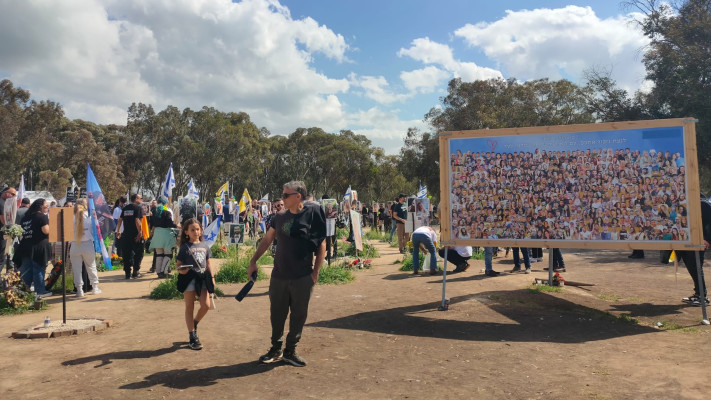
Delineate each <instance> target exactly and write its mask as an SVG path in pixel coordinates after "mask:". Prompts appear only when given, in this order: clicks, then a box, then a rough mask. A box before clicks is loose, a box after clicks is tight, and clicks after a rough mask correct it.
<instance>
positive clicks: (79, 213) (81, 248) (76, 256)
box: [69, 199, 101, 297]
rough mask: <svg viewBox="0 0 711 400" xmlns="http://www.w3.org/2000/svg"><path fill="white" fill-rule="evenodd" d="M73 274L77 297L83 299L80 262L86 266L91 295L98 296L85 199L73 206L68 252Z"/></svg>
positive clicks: (94, 260) (99, 291)
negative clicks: (72, 231) (72, 228)
mask: <svg viewBox="0 0 711 400" xmlns="http://www.w3.org/2000/svg"><path fill="white" fill-rule="evenodd" d="M69 259H70V260H71V262H72V272H73V273H74V287H75V288H76V289H77V294H76V296H77V297H84V290H83V289H82V288H83V286H84V281H83V279H82V262H83V263H84V265H86V273H87V275H88V276H89V280H90V281H91V287H92V293H93V294H99V293H101V289H99V275H98V274H97V273H96V251H95V250H94V238H93V235H92V233H91V218H89V212H88V211H87V207H86V199H78V200H77V202H76V204H75V205H74V242H73V243H72V247H71V249H70V250H69Z"/></svg>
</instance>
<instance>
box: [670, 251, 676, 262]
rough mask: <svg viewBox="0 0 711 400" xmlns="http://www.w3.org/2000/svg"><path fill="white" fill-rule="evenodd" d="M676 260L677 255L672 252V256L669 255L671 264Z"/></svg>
mask: <svg viewBox="0 0 711 400" xmlns="http://www.w3.org/2000/svg"><path fill="white" fill-rule="evenodd" d="M674 260H676V253H675V252H674V250H672V252H671V254H669V262H672V261H674Z"/></svg>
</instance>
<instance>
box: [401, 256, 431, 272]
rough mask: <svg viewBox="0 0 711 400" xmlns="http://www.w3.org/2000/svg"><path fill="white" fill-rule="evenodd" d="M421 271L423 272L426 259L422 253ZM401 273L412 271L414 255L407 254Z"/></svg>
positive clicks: (403, 260)
mask: <svg viewBox="0 0 711 400" xmlns="http://www.w3.org/2000/svg"><path fill="white" fill-rule="evenodd" d="M419 261H420V268H419V269H420V270H422V265H423V264H424V263H425V257H424V256H423V254H422V253H420V259H419ZM400 271H412V254H411V253H405V256H404V257H403V259H402V266H401V267H400Z"/></svg>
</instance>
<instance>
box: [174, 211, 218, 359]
mask: <svg viewBox="0 0 711 400" xmlns="http://www.w3.org/2000/svg"><path fill="white" fill-rule="evenodd" d="M182 226H183V227H182V229H181V232H180V250H179V251H178V257H176V266H177V268H178V272H179V273H180V275H178V282H177V287H178V291H179V292H181V293H182V294H183V300H184V301H185V325H186V326H187V328H188V336H189V340H190V341H189V344H188V346H189V347H190V348H191V349H193V350H200V349H202V343H201V342H200V338H198V334H197V328H198V323H199V322H200V321H202V319H203V318H204V317H205V315H206V314H207V312H208V311H209V310H210V303H211V301H212V299H211V298H210V294H211V293H214V292H215V278H214V277H215V274H213V273H212V267H211V266H210V258H211V257H212V253H211V252H210V246H209V245H208V244H207V243H205V242H203V237H202V225H200V223H199V222H198V220H196V219H195V218H188V219H186V220H185V221H183V224H182ZM196 296H197V297H198V301H199V302H200V309H198V312H197V314H195V315H193V314H194V310H195V297H196Z"/></svg>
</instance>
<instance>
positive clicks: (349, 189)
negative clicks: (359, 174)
mask: <svg viewBox="0 0 711 400" xmlns="http://www.w3.org/2000/svg"><path fill="white" fill-rule="evenodd" d="M350 196H351V185H348V190H346V194H344V195H343V197H347V198H350Z"/></svg>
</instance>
